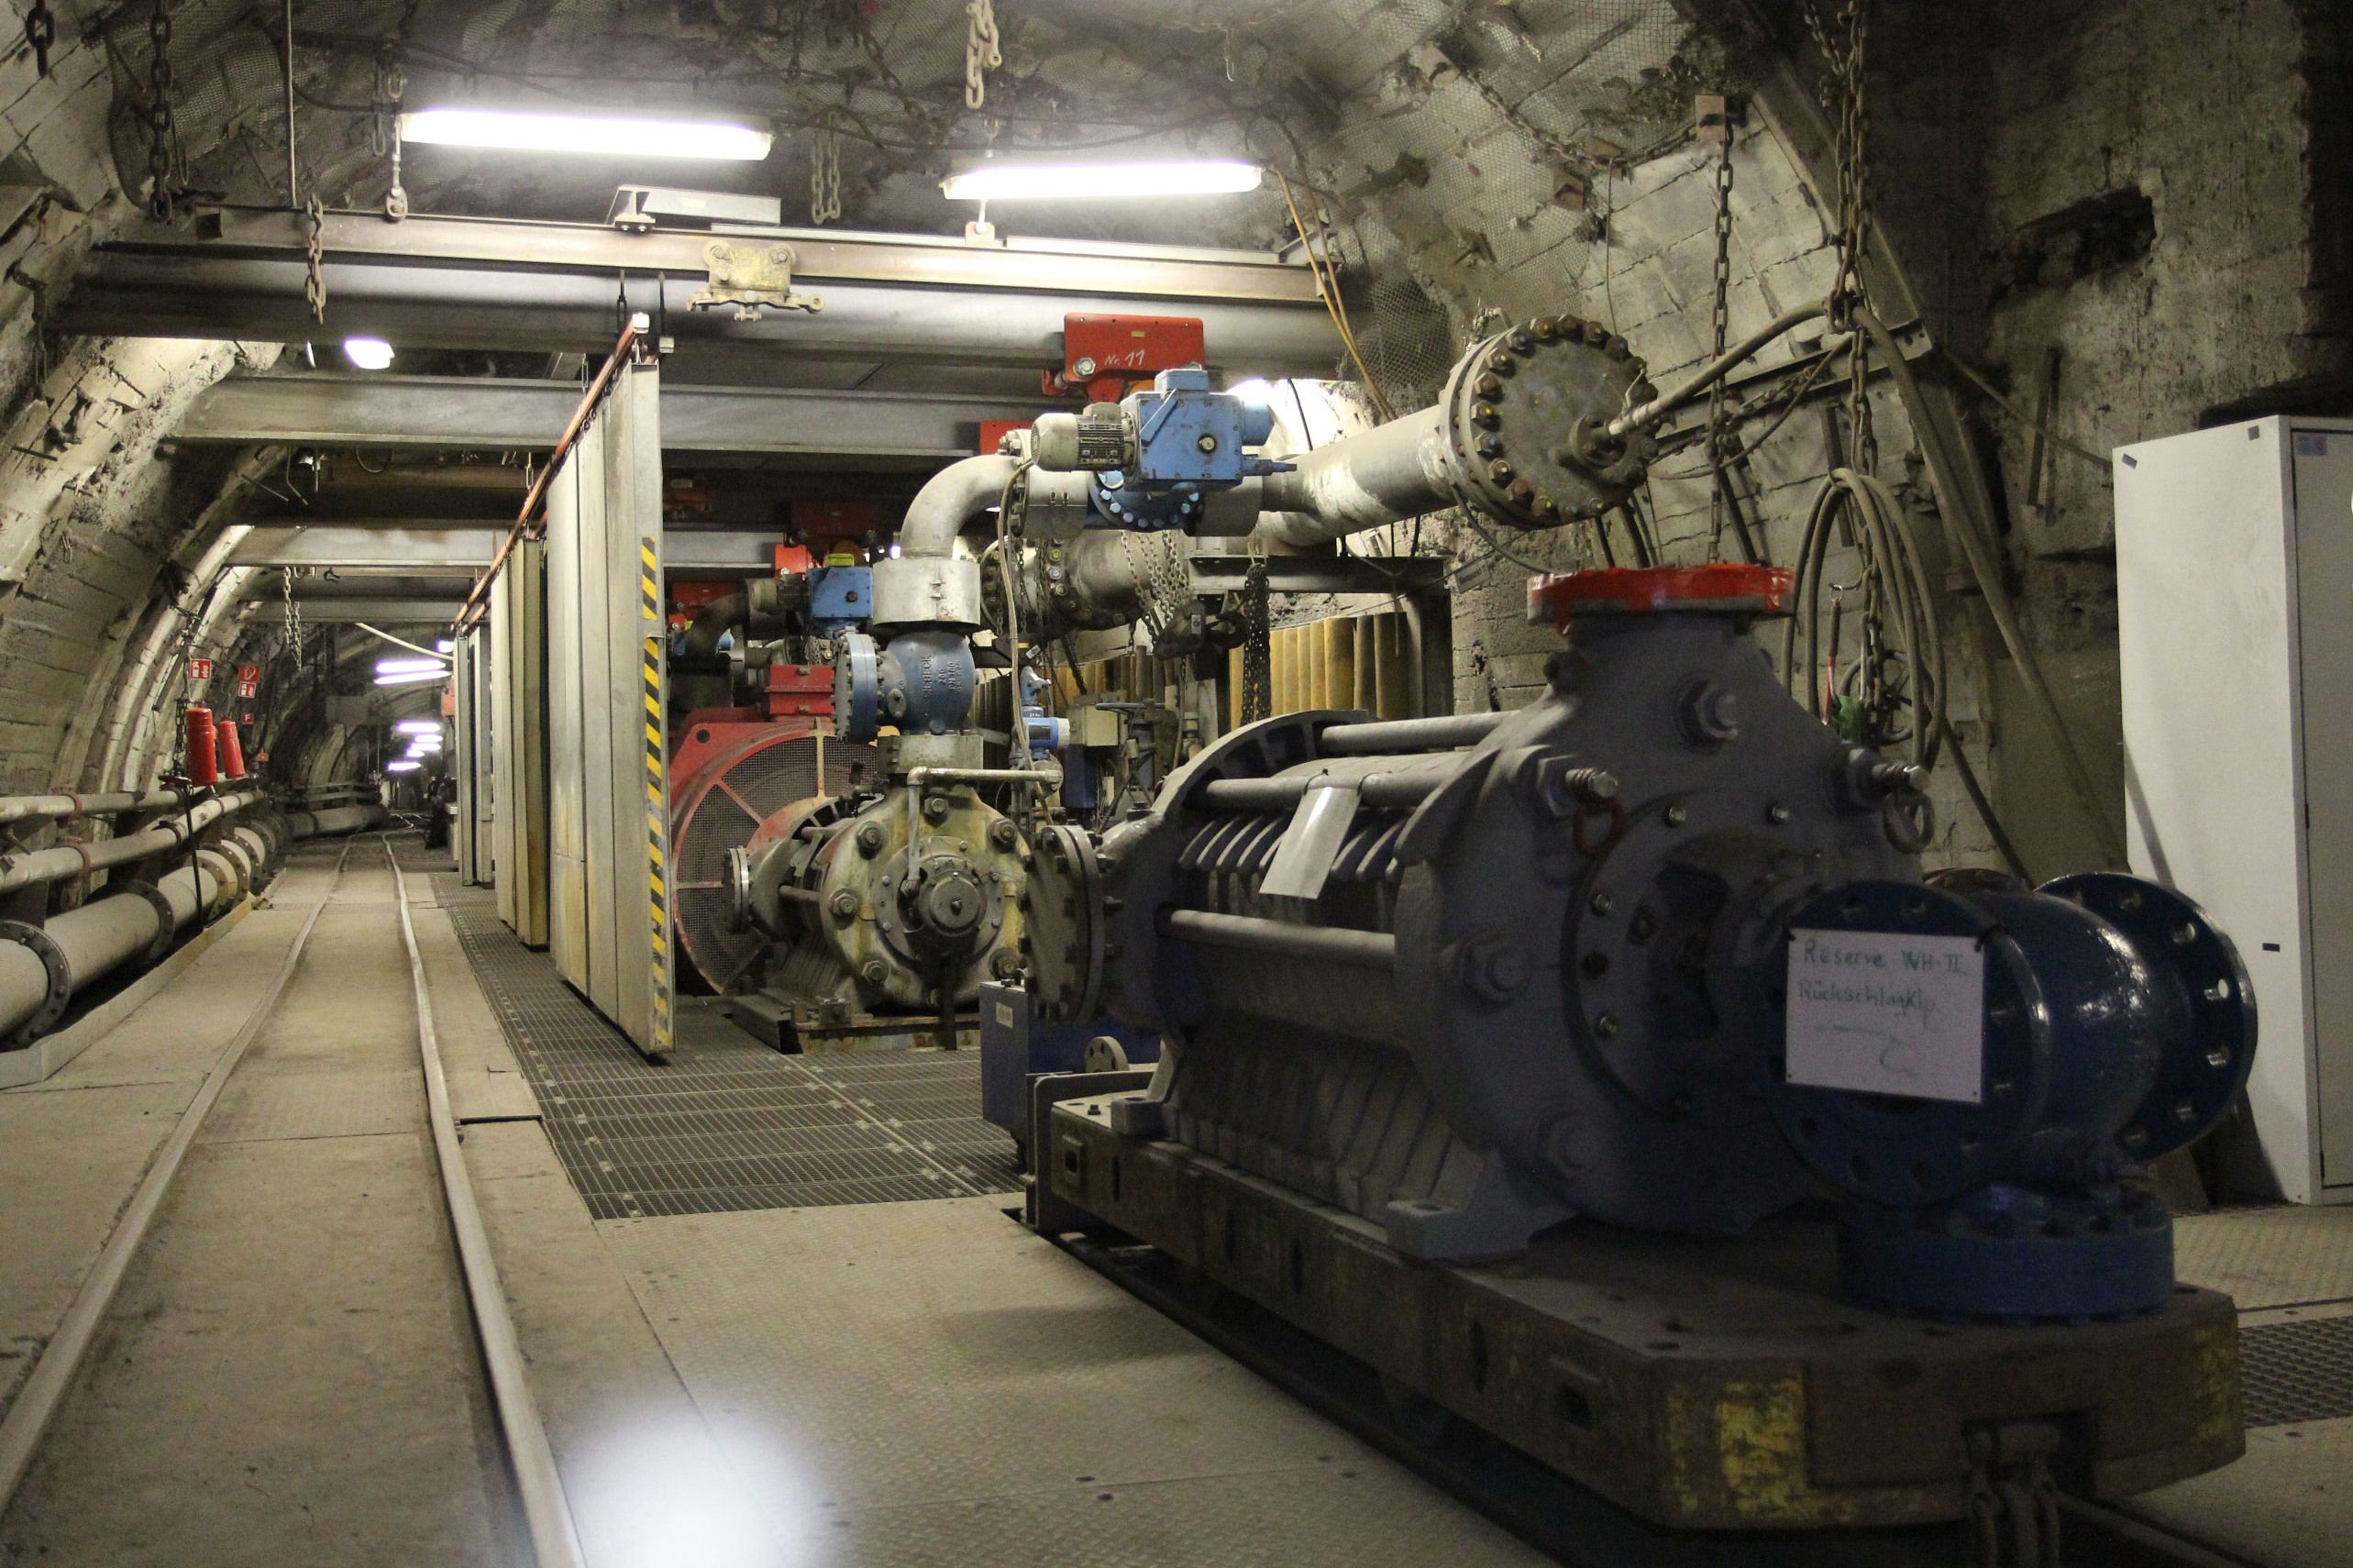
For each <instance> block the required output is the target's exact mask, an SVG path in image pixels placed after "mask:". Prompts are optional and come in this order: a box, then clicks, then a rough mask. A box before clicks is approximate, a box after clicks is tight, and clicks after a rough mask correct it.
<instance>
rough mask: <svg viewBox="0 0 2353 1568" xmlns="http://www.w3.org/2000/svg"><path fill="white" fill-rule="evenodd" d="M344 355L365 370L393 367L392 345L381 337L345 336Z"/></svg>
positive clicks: (389, 368)
mask: <svg viewBox="0 0 2353 1568" xmlns="http://www.w3.org/2000/svg"><path fill="white" fill-rule="evenodd" d="M343 357H344V358H345V359H348V360H350V361H351V362H352V363H353V364H355V365H357V366H359V368H360V369H361V370H391V369H392V345H391V344H389V343H387V342H385V341H384V340H383V339H382V338H381V337H347V338H345V339H344V340H343Z"/></svg>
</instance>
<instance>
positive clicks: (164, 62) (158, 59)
mask: <svg viewBox="0 0 2353 1568" xmlns="http://www.w3.org/2000/svg"><path fill="white" fill-rule="evenodd" d="M26 25H27V27H28V28H30V26H31V23H30V22H29V21H28V22H27V24H26ZM52 30H54V24H52ZM147 36H148V47H149V61H148V77H147V83H148V89H147V90H148V102H147V130H148V143H147V173H148V181H149V191H148V197H147V210H148V211H149V213H151V214H153V215H155V216H157V217H159V218H168V217H170V216H171V149H172V143H173V141H174V139H175V138H176V135H177V131H176V127H174V126H173V124H172V119H171V12H170V11H168V10H167V9H166V8H165V0H155V9H154V10H153V11H151V12H149V14H148V19H147Z"/></svg>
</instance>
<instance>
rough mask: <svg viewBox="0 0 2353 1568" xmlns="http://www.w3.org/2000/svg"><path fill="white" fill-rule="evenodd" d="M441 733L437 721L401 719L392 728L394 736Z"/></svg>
mask: <svg viewBox="0 0 2353 1568" xmlns="http://www.w3.org/2000/svg"><path fill="white" fill-rule="evenodd" d="M440 733H441V721H440V720H438V719H403V720H402V721H401V722H400V723H397V724H394V725H393V726H392V734H396V735H437V734H440Z"/></svg>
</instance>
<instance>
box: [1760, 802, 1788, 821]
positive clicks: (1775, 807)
mask: <svg viewBox="0 0 2353 1568" xmlns="http://www.w3.org/2000/svg"><path fill="white" fill-rule="evenodd" d="M1788 820H1789V808H1788V807H1787V806H1784V805H1783V804H1782V803H1781V802H1780V801H1774V802H1773V804H1772V805H1770V806H1767V807H1766V808H1765V821H1767V822H1769V823H1773V825H1774V826H1775V827H1779V826H1780V825H1781V824H1782V823H1785V822H1787V821H1788Z"/></svg>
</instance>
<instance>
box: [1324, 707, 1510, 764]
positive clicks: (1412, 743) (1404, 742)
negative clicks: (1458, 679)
mask: <svg viewBox="0 0 2353 1568" xmlns="http://www.w3.org/2000/svg"><path fill="white" fill-rule="evenodd" d="M1510 717H1511V715H1510V714H1509V713H1453V714H1441V715H1439V716H1438V717H1436V718H1434V719H1386V720H1380V721H1376V722H1375V723H1363V724H1334V725H1332V726H1331V728H1330V729H1328V730H1325V731H1324V732H1323V734H1322V735H1321V736H1320V737H1319V739H1318V740H1317V743H1316V745H1317V746H1318V748H1319V749H1320V750H1321V751H1323V752H1324V753H1325V754H1326V755H1327V756H1372V755H1375V754H1377V753H1381V752H1391V751H1452V750H1453V749H1454V748H1455V747H1456V746H1464V745H1478V744H1479V743H1480V742H1481V741H1483V740H1485V739H1486V738H1487V736H1488V735H1489V734H1493V733H1494V732H1495V731H1496V729H1497V727H1499V726H1500V725H1501V724H1502V723H1503V722H1504V721H1505V720H1506V719H1508V718H1510Z"/></svg>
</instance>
